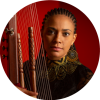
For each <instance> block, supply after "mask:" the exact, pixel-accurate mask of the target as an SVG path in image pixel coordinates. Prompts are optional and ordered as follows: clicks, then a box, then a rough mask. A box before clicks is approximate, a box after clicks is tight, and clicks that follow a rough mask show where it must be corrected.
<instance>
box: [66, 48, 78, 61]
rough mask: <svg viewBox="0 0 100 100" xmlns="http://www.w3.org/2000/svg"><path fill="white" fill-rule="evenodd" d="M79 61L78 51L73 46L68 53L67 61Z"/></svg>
mask: <svg viewBox="0 0 100 100" xmlns="http://www.w3.org/2000/svg"><path fill="white" fill-rule="evenodd" d="M77 60H78V54H77V52H76V50H74V49H73V46H71V49H70V50H69V51H68V53H67V61H70V62H75V61H77Z"/></svg>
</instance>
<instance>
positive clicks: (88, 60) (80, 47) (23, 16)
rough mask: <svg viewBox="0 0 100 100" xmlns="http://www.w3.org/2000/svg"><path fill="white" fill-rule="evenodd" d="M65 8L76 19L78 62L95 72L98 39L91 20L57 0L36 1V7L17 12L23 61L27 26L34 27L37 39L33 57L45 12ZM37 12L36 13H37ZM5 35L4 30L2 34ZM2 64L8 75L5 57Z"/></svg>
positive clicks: (37, 46) (25, 52) (5, 44)
mask: <svg viewBox="0 0 100 100" xmlns="http://www.w3.org/2000/svg"><path fill="white" fill-rule="evenodd" d="M58 7H61V8H66V9H68V10H69V11H70V12H72V13H73V14H74V16H75V17H76V20H77V31H76V32H77V39H76V41H75V46H76V49H77V52H78V56H79V59H80V62H81V63H82V64H83V65H85V66H87V67H88V68H89V69H91V70H92V71H93V72H95V69H96V67H97V64H98V60H99V40H98V36H97V33H96V30H95V28H94V26H93V25H92V23H91V21H90V20H89V19H88V18H87V17H86V16H85V15H84V14H83V13H82V12H81V11H80V10H78V9H77V8H75V7H73V6H71V5H69V4H67V3H64V2H59V1H41V2H36V8H35V7H34V4H31V5H29V6H27V7H24V8H23V9H21V10H20V11H19V12H17V13H16V14H17V32H18V33H20V34H21V44H22V53H23V62H25V61H27V60H28V59H29V56H28V27H30V26H33V27H34V31H35V32H34V33H35V34H34V39H35V41H38V42H37V44H36V42H35V47H36V50H35V57H37V54H38V52H39V49H40V44H41V37H40V29H41V27H42V21H43V18H44V17H45V14H46V13H47V12H48V11H50V10H51V9H54V8H58ZM37 14H38V15H37ZM2 36H3V37H5V38H6V37H7V36H6V35H5V32H4V33H3V35H2ZM2 45H4V46H7V43H6V42H2V41H1V47H2ZM2 54H5V55H7V51H6V50H5V51H3V50H1V55H2ZM1 61H2V65H3V67H4V70H5V72H6V74H7V75H8V76H9V66H8V61H7V59H2V58H1Z"/></svg>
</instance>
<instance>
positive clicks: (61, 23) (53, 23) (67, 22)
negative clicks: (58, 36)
mask: <svg viewBox="0 0 100 100" xmlns="http://www.w3.org/2000/svg"><path fill="white" fill-rule="evenodd" d="M48 27H55V28H61V29H62V28H63V29H66V28H74V23H73V21H72V19H70V18H69V17H68V16H65V15H53V16H50V17H49V18H48V19H47V20H46V22H45V28H48Z"/></svg>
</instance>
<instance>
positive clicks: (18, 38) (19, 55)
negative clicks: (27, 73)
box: [17, 33, 25, 88]
mask: <svg viewBox="0 0 100 100" xmlns="http://www.w3.org/2000/svg"><path fill="white" fill-rule="evenodd" d="M17 44H18V67H19V82H20V85H21V87H22V88H25V83H24V71H23V60H22V49H21V39H20V34H19V33H18V35H17Z"/></svg>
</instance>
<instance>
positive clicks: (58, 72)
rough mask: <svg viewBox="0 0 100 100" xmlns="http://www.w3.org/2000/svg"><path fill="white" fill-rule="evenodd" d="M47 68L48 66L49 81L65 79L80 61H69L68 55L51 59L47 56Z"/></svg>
mask: <svg viewBox="0 0 100 100" xmlns="http://www.w3.org/2000/svg"><path fill="white" fill-rule="evenodd" d="M46 63H47V68H48V73H47V74H48V77H49V81H50V82H52V81H54V80H56V79H57V80H63V79H64V78H65V77H66V74H72V73H73V72H74V71H75V69H76V68H77V66H78V65H80V64H81V63H80V62H78V61H77V62H74V63H72V62H69V61H67V56H65V57H63V58H61V59H60V60H50V59H49V58H46Z"/></svg>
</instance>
